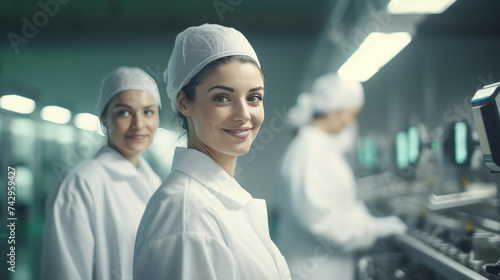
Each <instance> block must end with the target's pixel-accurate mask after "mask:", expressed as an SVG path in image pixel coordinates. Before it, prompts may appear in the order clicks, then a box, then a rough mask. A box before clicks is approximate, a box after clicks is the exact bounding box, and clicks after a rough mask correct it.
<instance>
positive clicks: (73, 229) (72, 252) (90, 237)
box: [42, 67, 161, 280]
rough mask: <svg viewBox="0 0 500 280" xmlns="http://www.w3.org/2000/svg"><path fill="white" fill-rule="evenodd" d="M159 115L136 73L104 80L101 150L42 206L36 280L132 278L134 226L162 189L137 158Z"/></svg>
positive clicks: (148, 85) (119, 72)
mask: <svg viewBox="0 0 500 280" xmlns="http://www.w3.org/2000/svg"><path fill="white" fill-rule="evenodd" d="M160 108H161V101H160V95H159V92H158V87H157V86H156V82H155V81H154V80H153V78H151V76H149V75H148V74H147V73H146V72H144V71H143V70H141V69H139V68H132V67H120V68H118V69H116V70H115V71H113V72H112V73H110V74H109V75H108V76H107V77H106V78H105V79H104V81H103V83H102V87H101V92H100V95H99V101H98V103H97V113H98V116H100V120H101V122H102V123H101V125H102V128H103V130H104V132H105V134H107V138H108V139H107V141H108V143H107V145H106V146H104V147H102V148H101V150H100V151H99V152H98V153H97V154H96V155H95V156H94V158H93V159H91V160H88V161H86V162H83V163H81V164H79V165H78V166H76V167H75V168H74V169H73V170H71V171H70V172H69V173H68V175H67V176H66V177H65V178H64V180H63V182H62V183H61V185H60V186H59V187H57V188H55V189H54V190H53V191H52V193H51V195H50V197H49V199H48V201H47V209H46V212H47V221H46V224H45V232H44V248H43V258H42V279H47V280H49V279H50V280H57V279H61V280H68V279H71V280H78V279H82V280H88V279H103V280H108V279H132V263H133V253H134V241H135V236H136V232H137V227H138V226H139V222H140V219H141V216H142V213H143V212H144V209H145V207H146V203H147V202H148V200H149V198H150V197H151V195H152V194H153V192H154V191H155V190H156V189H157V188H158V187H159V186H160V184H161V180H160V178H159V177H158V176H157V175H156V173H154V172H153V170H152V169H151V167H150V166H149V165H148V163H147V162H146V161H145V160H144V158H142V157H141V155H140V154H141V153H142V152H144V151H145V150H146V149H147V148H148V147H149V146H150V145H151V143H152V141H153V137H154V135H155V133H156V130H157V128H158V125H159V116H158V114H159V109H160Z"/></svg>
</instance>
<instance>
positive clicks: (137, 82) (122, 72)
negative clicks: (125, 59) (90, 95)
mask: <svg viewBox="0 0 500 280" xmlns="http://www.w3.org/2000/svg"><path fill="white" fill-rule="evenodd" d="M129 89H136V90H143V91H145V92H148V93H149V94H151V95H152V96H153V98H154V99H155V101H156V104H157V105H158V108H159V109H161V98H160V92H159V91H158V86H157V85H156V82H155V80H154V79H153V78H152V77H151V76H150V75H149V74H148V73H146V72H145V71H144V70H142V69H140V68H138V67H125V66H122V67H119V68H117V69H115V70H114V71H113V72H111V73H109V74H108V75H107V76H106V77H105V78H104V80H103V81H102V85H101V91H100V93H99V100H98V101H97V116H98V117H99V118H101V115H102V113H103V112H104V109H105V108H106V106H108V103H109V101H111V99H112V98H113V97H114V96H115V95H117V94H118V93H120V92H122V91H124V90H129ZM101 128H102V129H103V133H104V134H106V131H105V128H104V126H103V125H102V121H101Z"/></svg>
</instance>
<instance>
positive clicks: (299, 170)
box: [276, 74, 406, 280]
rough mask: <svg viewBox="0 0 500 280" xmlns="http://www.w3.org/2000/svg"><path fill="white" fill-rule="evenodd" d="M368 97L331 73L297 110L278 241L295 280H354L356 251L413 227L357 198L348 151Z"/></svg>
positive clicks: (282, 181)
mask: <svg viewBox="0 0 500 280" xmlns="http://www.w3.org/2000/svg"><path fill="white" fill-rule="evenodd" d="M363 103H364V95H363V88H362V87H361V84H359V83H357V82H348V81H344V80H341V79H340V78H339V77H337V75H335V74H328V75H325V76H322V77H320V78H318V79H317V80H316V81H315V82H314V83H313V86H312V90H311V93H303V94H301V95H300V96H299V98H298V104H297V105H296V106H295V107H294V108H292V109H291V110H290V120H291V122H292V124H294V125H295V126H297V127H298V134H297V136H296V137H295V138H294V139H293V140H292V142H291V144H290V146H289V147H288V149H287V151H286V153H285V156H284V158H283V162H282V165H281V167H280V170H279V176H278V185H277V188H276V191H277V194H279V195H277V197H278V209H279V210H278V211H279V213H280V214H281V222H280V224H279V226H278V234H277V240H276V244H277V245H278V247H279V248H280V250H281V252H283V255H284V256H285V258H286V260H287V263H288V266H289V268H290V272H291V274H292V279H294V280H297V279H314V280H318V279H336V280H352V279H354V268H355V264H354V255H353V252H354V251H355V250H356V249H362V248H366V247H369V246H371V245H372V244H373V243H374V242H375V240H376V239H377V238H381V237H386V236H389V235H392V234H400V233H404V232H405V231H406V226H405V225H404V223H403V222H401V221H400V220H399V219H398V218H397V217H387V218H375V217H373V216H371V215H370V213H369V212H368V211H367V209H366V208H365V206H364V205H363V203H362V202H361V201H359V200H357V199H356V185H355V180H354V175H353V173H352V170H351V168H350V167H349V165H348V162H347V160H346V158H345V153H346V151H348V150H349V148H350V146H351V145H353V143H354V142H355V123H356V116H357V114H358V113H359V112H360V110H361V108H362V106H363Z"/></svg>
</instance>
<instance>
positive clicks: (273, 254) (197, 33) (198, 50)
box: [134, 24, 290, 280]
mask: <svg viewBox="0 0 500 280" xmlns="http://www.w3.org/2000/svg"><path fill="white" fill-rule="evenodd" d="M167 71H168V75H167V93H168V96H169V97H170V99H171V100H172V108H173V109H174V110H175V111H178V114H179V117H180V118H181V120H183V123H184V126H185V128H186V129H187V135H188V145H187V148H177V149H176V151H175V155H174V159H173V163H172V173H170V175H169V176H168V177H167V179H166V180H165V181H164V182H163V184H162V185H161V186H160V188H159V189H158V191H157V192H156V193H155V194H154V195H153V196H152V197H151V200H150V201H149V203H148V205H147V207H146V210H145V212H144V216H143V218H142V220H141V223H140V225H139V230H138V232H137V239H136V243H135V252H134V276H135V277H136V278H137V279H149V280H154V279H174V280H175V279H204V280H210V279H217V280H226V279H233V280H234V279H238V280H245V279H248V280H254V279H289V277H290V274H289V271H288V267H287V265H286V262H285V260H284V258H283V256H282V255H281V253H280V252H279V250H278V248H277V247H276V246H275V245H274V243H273V242H272V241H271V239H270V237H269V231H268V224H267V210H266V205H265V202H264V201H263V200H260V199H254V198H252V196H251V195H250V194H249V193H248V192H246V191H245V190H244V189H243V188H242V187H241V186H240V185H239V184H238V182H236V180H235V179H234V178H233V175H234V169H235V164H236V158H237V156H239V155H243V154H245V153H246V152H248V150H249V149H250V145H251V144H252V142H253V140H254V139H255V136H256V135H257V133H258V131H259V129H260V126H261V124H262V121H263V119H264V107H263V98H264V81H263V76H262V72H261V69H260V64H259V60H258V58H257V55H256V54H255V51H254V50H253V48H252V46H251V45H250V44H249V43H248V41H247V40H246V38H245V37H244V36H243V35H242V34H241V33H240V32H238V31H237V30H235V29H233V28H228V27H223V26H220V25H216V24H204V25H201V26H196V27H190V28H188V29H186V30H184V31H183V32H181V33H180V34H178V35H177V38H176V40H175V46H174V50H173V52H172V56H171V58H170V61H169V63H168V70H167Z"/></svg>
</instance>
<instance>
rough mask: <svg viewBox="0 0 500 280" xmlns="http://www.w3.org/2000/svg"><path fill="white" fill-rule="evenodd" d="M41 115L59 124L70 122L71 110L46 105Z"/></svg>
mask: <svg viewBox="0 0 500 280" xmlns="http://www.w3.org/2000/svg"><path fill="white" fill-rule="evenodd" d="M41 115H42V119H43V120H46V121H48V122H53V123H58V124H65V123H68V122H69V120H70V119H71V111H70V110H68V109H65V108H63V107H59V106H45V107H43V108H42V111H41Z"/></svg>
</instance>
